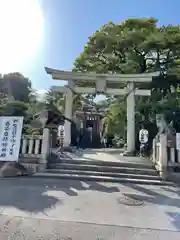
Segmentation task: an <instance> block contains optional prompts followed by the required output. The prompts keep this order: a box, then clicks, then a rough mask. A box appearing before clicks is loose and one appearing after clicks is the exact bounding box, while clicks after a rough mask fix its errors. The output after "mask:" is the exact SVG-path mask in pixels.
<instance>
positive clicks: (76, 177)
mask: <svg viewBox="0 0 180 240" xmlns="http://www.w3.org/2000/svg"><path fill="white" fill-rule="evenodd" d="M33 176H34V177H37V178H57V179H71V180H79V181H97V182H116V183H133V184H146V185H170V186H171V185H173V183H171V182H165V181H161V180H149V179H132V178H125V177H124V178H117V177H107V176H91V175H88V176H87V175H77V174H67V173H50V172H46V173H35V174H34V175H33Z"/></svg>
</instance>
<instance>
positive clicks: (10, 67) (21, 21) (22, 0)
mask: <svg viewBox="0 0 180 240" xmlns="http://www.w3.org/2000/svg"><path fill="white" fill-rule="evenodd" d="M0 9H1V14H0V31H1V39H0V73H7V72H13V71H20V70H22V69H24V68H26V67H28V65H29V64H31V63H30V62H31V61H33V58H34V57H36V55H37V53H38V51H39V49H40V47H41V45H42V41H43V33H44V19H43V13H42V9H41V6H40V1H39V0H0Z"/></svg>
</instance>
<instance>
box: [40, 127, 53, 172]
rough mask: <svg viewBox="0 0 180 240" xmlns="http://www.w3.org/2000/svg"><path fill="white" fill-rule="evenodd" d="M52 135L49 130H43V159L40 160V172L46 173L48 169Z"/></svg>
mask: <svg viewBox="0 0 180 240" xmlns="http://www.w3.org/2000/svg"><path fill="white" fill-rule="evenodd" d="M50 137H51V133H50V130H49V129H48V128H44V130H43V139H42V148H41V158H40V160H39V166H38V171H39V172H44V171H45V170H46V168H47V158H48V155H49V154H50V148H51V139H50Z"/></svg>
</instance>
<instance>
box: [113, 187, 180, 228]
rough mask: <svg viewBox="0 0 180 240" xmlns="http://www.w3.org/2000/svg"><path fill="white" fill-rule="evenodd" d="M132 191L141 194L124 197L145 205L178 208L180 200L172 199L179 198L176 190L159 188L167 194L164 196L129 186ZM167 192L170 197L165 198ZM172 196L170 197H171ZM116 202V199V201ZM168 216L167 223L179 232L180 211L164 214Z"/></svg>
mask: <svg viewBox="0 0 180 240" xmlns="http://www.w3.org/2000/svg"><path fill="white" fill-rule="evenodd" d="M129 187H131V188H132V189H135V190H136V191H138V192H141V193H142V194H131V193H125V195H126V196H127V197H129V198H134V199H138V200H140V201H143V202H145V203H151V204H154V205H161V206H171V207H177V208H180V199H179V197H173V195H174V194H176V195H178V196H180V191H179V190H178V189H177V190H175V189H172V188H170V187H169V188H168V187H161V189H162V190H164V191H166V192H167V194H166V195H164V194H163V193H160V191H158V192H157V191H156V192H155V191H153V190H152V189H150V188H147V187H148V186H146V187H143V186H140V185H135V184H132V185H129ZM168 192H169V195H170V196H167V195H168ZM171 196H172V197H171ZM117 201H118V199H117ZM166 213H167V214H168V216H169V219H170V220H169V221H171V223H172V224H173V225H174V226H175V227H176V228H177V229H178V230H180V211H179V212H166Z"/></svg>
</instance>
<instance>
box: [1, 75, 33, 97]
mask: <svg viewBox="0 0 180 240" xmlns="http://www.w3.org/2000/svg"><path fill="white" fill-rule="evenodd" d="M0 86H1V90H0V91H1V92H2V93H4V94H6V95H7V96H8V97H12V98H13V99H14V100H17V101H23V102H28V101H29V94H30V93H31V82H30V80H29V79H28V78H26V77H24V76H23V75H22V74H21V73H9V74H5V75H3V76H1V79H0Z"/></svg>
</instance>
